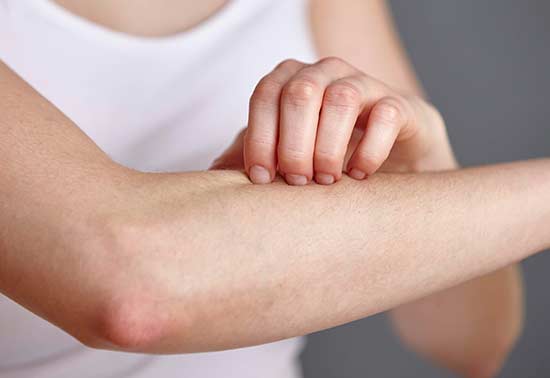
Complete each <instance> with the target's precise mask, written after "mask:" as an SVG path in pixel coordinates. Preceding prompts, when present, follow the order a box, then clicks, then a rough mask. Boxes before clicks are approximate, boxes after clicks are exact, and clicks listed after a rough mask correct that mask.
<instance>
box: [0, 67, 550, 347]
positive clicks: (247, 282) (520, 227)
mask: <svg viewBox="0 0 550 378" xmlns="http://www.w3.org/2000/svg"><path fill="white" fill-rule="evenodd" d="M0 82H1V83H0V84H1V86H0V87H1V88H8V89H7V90H2V92H1V93H0V114H2V119H1V120H0V132H1V133H2V138H0V140H1V142H0V153H1V154H2V156H3V159H2V169H0V182H1V183H2V185H1V186H0V188H1V190H0V204H1V206H2V212H0V226H1V227H0V230H2V235H1V237H0V290H1V291H2V292H3V293H4V294H6V295H8V296H9V297H11V298H12V299H14V300H16V301H17V302H18V303H20V304H22V305H24V306H26V307H27V308H29V309H30V310H32V311H34V312H35V313H37V314H38V315H40V316H42V317H44V318H45V319H47V320H49V321H50V322H52V323H54V324H56V325H58V326H60V327H61V328H63V329H64V330H66V331H67V332H69V333H71V334H72V335H74V336H75V337H77V338H79V339H80V340H81V341H83V342H84V343H86V344H88V345H90V346H95V347H102V348H112V349H123V350H127V351H144V352H190V351H204V350H216V349H225V348H232V347H239V346H245V345H252V344H257V343H264V342H269V341H273V340H277V339H281V338H286V337H291V336H296V335H302V334H305V333H309V332H313V331H316V330H320V329H323V328H327V327H331V326H335V325H337V324H342V323H345V322H348V321H352V320H354V319H358V318H360V317H364V316H368V315H371V314H374V313H376V312H379V311H383V310H385V309H388V308H391V307H393V306H395V305H398V304H400V303H404V302H407V301H410V300H412V299H415V298H419V297H422V296H425V295H427V294H429V293H432V292H435V291H437V290H441V289H444V288H448V287H450V286H453V285H456V284H458V283H460V282H464V281H466V280H468V279H470V278H473V277H476V276H480V275H482V274H485V273H488V272H490V271H493V270H495V269H497V268H500V267H503V266H506V265H508V264H510V263H512V262H514V261H517V260H519V259H522V258H524V257H526V256H529V255H531V254H533V253H535V252H537V251H540V250H542V249H544V248H546V247H548V246H549V245H550V234H548V231H547V230H548V224H549V223H550V201H549V198H548V193H550V161H548V160H539V161H530V162H524V163H514V164H508V165H500V166H493V167H485V168H477V169H469V170H463V171H457V172H449V173H439V174H437V173H434V174H423V175H422V174H419V175H391V174H379V175H377V176H376V177H373V178H372V179H370V180H368V181H367V182H357V181H354V180H350V179H347V178H343V179H342V181H341V182H339V183H338V184H335V185H333V186H330V187H327V186H320V185H308V186H305V187H299V188H297V187H290V186H287V185H285V184H282V183H281V182H280V181H278V182H277V183H275V184H274V185H268V186H258V185H252V184H250V183H249V181H248V179H247V178H246V177H245V176H244V175H243V174H242V173H239V172H235V171H227V172H221V171H216V172H202V173H185V174H142V173H139V172H134V171H129V170H127V169H125V168H123V167H120V166H117V165H116V164H114V163H112V162H111V161H109V159H107V158H106V156H105V155H104V154H103V153H102V152H101V151H100V150H99V149H98V148H97V147H96V146H95V145H94V144H93V143H92V142H91V141H90V140H89V139H88V138H86V137H85V136H84V135H83V134H82V133H81V132H79V131H78V129H77V128H76V127H75V126H74V125H73V124H72V123H71V122H70V121H69V120H67V119H66V118H65V117H64V116H63V115H62V114H60V113H59V112H57V111H56V110H55V109H54V108H53V107H52V106H51V105H50V104H49V103H47V102H46V101H45V100H44V99H42V98H41V97H39V96H38V95H37V94H36V93H35V92H34V91H33V90H32V89H31V88H29V87H28V86H26V85H25V84H24V83H23V82H22V81H21V80H20V79H18V78H17V77H16V76H15V75H13V74H12V73H10V72H9V71H8V70H7V69H6V68H5V66H0ZM495 251H498V253H495Z"/></svg>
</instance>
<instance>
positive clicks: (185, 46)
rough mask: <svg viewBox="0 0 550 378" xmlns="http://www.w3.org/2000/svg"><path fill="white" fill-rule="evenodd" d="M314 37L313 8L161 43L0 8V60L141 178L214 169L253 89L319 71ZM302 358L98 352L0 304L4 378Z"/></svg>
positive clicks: (252, 12) (216, 370) (280, 0)
mask: <svg viewBox="0 0 550 378" xmlns="http://www.w3.org/2000/svg"><path fill="white" fill-rule="evenodd" d="M309 33H310V29H309V24H308V15H307V4H306V0H277V1H272V0H232V1H229V2H228V3H227V4H226V5H225V6H224V7H223V8H222V9H221V10H219V11H218V12H217V13H216V14H215V15H213V16H211V17H210V18H209V19H208V20H206V21H205V22H203V23H202V24H200V25H198V26H197V27H195V28H193V29H191V30H189V31H186V32H184V33H179V34H176V35H173V36H169V37H160V38H144V37H136V36H130V35H127V34H123V33H118V32H115V31H112V30H108V29H106V28H104V27H101V26H98V25H96V24H94V23H92V22H89V21H87V20H85V19H82V18H80V17H78V16H76V15H73V14H72V13H69V12H68V11H66V10H65V9H63V8H61V7H60V6H58V5H56V4H55V3H53V2H52V1H51V0H0V59H1V60H2V61H4V62H5V63H6V64H7V65H8V66H10V67H11V68H12V69H13V70H14V71H15V72H17V73H18V74H19V75H20V76H21V77H22V78H23V79H24V80H26V81H27V82H28V83H30V84H31V85H32V86H33V87H34V88H35V89H37V90H38V92H40V93H41V94H42V95H43V96H44V97H46V98H47V99H48V100H50V101H51V102H52V103H53V104H54V105H56V106H57V107H58V108H59V109H60V110H61V111H63V112H64V113H65V114H66V115H67V116H68V117H69V118H71V119H72V120H73V121H75V123H76V124H77V125H78V126H79V127H80V128H81V129H82V130H83V131H84V132H85V133H86V134H87V135H89V136H90V137H91V138H92V139H93V140H94V141H95V142H96V143H97V144H98V145H99V146H100V147H101V148H102V149H103V150H104V151H106V152H107V153H108V154H109V155H110V156H111V157H112V158H113V159H114V160H115V161H118V162H120V163H121V164H124V165H126V166H129V167H132V168H136V169H140V170H144V171H186V170H200V169H205V168H207V167H208V166H209V164H210V163H211V162H212V160H213V159H214V158H215V157H217V155H218V154H220V153H221V152H222V151H223V150H224V149H225V147H227V146H228V145H229V144H230V143H231V141H232V140H233V138H234V137H235V136H236V134H237V132H238V131H239V130H240V129H241V128H242V127H243V126H244V125H245V123H246V118H247V107H248V98H249V96H250V94H251V93H252V90H253V88H254V86H255V84H256V83H257V81H258V80H259V79H260V78H261V77H262V76H263V75H264V74H266V73H267V72H268V71H270V70H271V69H272V68H273V67H274V66H275V64H277V63H278V62H279V61H281V60H283V59H286V58H291V57H292V58H296V59H299V60H304V61H313V60H314V59H315V57H316V54H315V51H314V49H313V44H312V42H311V38H310V35H309ZM29 279H32V278H31V277H29ZM300 347H301V341H300V340H299V339H291V340H285V341H281V342H277V343H272V344H267V345H262V346H257V347H251V348H243V349H237V350H233V351H226V352H216V353H201V354H190V355H178V356H145V355H136V354H124V353H115V352H107V351H97V350H92V349H89V348H86V347H84V346H82V345H81V344H79V343H78V342H77V341H75V340H74V339H72V338H71V337H70V336H68V335H66V334H65V333H63V332H62V331H61V330H59V329H57V328H56V327H54V326H52V325H50V324H49V323H47V322H45V321H44V320H42V319H40V318H38V317H36V316H35V315H33V314H31V313H30V312H28V311H27V310H25V309H23V308H22V307H20V306H18V305H17V304H15V303H13V302H12V301H11V300H9V299H8V298H6V297H3V296H2V295H0V378H8V377H9V378H30V377H33V378H40V377H44V378H46V377H47V378H52V377H55V378H74V377H79V378H88V377H89V378H92V377H93V378H104V377H105V378H107V377H109V378H111V377H113V378H114V377H135V378H149V377H163V378H165V377H166V378H169V377H186V378H192V377H224V378H231V377H239V378H247V377H265V378H275V377H285V378H287V377H298V376H299V375H300V374H299V367H298V363H297V354H298V353H299V351H300Z"/></svg>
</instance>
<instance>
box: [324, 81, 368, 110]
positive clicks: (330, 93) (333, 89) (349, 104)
mask: <svg viewBox="0 0 550 378" xmlns="http://www.w3.org/2000/svg"><path fill="white" fill-rule="evenodd" d="M360 102H361V92H360V90H359V88H357V87H356V86H355V85H354V84H351V83H348V82H344V81H342V82H339V83H335V84H332V85H330V86H329V87H328V88H327V90H326V92H325V103H326V104H327V105H329V106H334V107H338V108H357V107H358V106H359V104H360Z"/></svg>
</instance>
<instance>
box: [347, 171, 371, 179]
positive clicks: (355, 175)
mask: <svg viewBox="0 0 550 378" xmlns="http://www.w3.org/2000/svg"><path fill="white" fill-rule="evenodd" d="M349 175H350V176H351V177H353V178H354V179H356V180H363V179H364V178H365V177H367V174H366V173H365V172H363V171H362V170H360V169H357V168H353V169H352V170H351V171H350V173H349Z"/></svg>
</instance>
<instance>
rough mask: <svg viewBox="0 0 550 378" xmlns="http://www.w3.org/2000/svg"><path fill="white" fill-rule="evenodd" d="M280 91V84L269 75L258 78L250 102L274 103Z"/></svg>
mask: <svg viewBox="0 0 550 378" xmlns="http://www.w3.org/2000/svg"><path fill="white" fill-rule="evenodd" d="M280 92H281V84H280V83H279V82H277V81H276V80H274V79H272V78H271V77H269V76H266V77H264V78H263V79H261V80H260V82H259V83H258V85H257V86H256V88H255V89H254V92H253V93H252V97H251V98H250V103H251V104H258V103H259V104H276V103H277V101H278V98H279V94H280Z"/></svg>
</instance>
